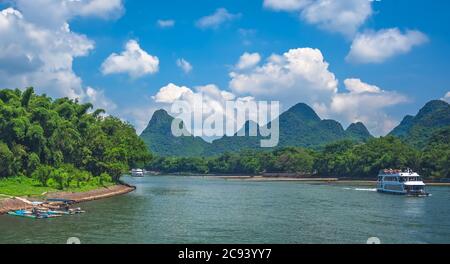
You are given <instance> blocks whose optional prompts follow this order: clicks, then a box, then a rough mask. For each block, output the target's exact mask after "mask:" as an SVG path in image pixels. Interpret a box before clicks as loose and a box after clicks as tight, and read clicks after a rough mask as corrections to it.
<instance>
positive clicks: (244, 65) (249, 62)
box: [236, 52, 261, 70]
mask: <svg viewBox="0 0 450 264" xmlns="http://www.w3.org/2000/svg"><path fill="white" fill-rule="evenodd" d="M260 61H261V55H259V53H248V52H246V53H244V54H243V55H242V56H241V57H240V58H239V62H238V63H237V64H236V68H237V69H238V70H245V69H249V68H253V67H254V66H256V65H258V63H259V62H260Z"/></svg>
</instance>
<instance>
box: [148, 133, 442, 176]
mask: <svg viewBox="0 0 450 264" xmlns="http://www.w3.org/2000/svg"><path fill="white" fill-rule="evenodd" d="M449 135H450V127H447V128H446V129H443V130H440V131H438V132H437V133H435V134H434V136H433V137H432V139H431V140H430V142H429V144H428V145H427V147H426V148H424V149H423V150H418V149H416V148H414V147H412V146H409V145H408V144H406V143H405V142H403V141H402V140H400V139H398V138H396V137H392V136H389V137H384V138H377V139H370V140H369V141H368V142H367V143H355V142H354V141H351V140H344V141H340V142H336V143H332V144H329V145H327V146H326V147H325V148H323V149H322V150H320V151H314V150H308V149H304V148H299V147H288V148H281V149H278V150H275V151H272V152H262V151H259V152H258V151H251V150H248V151H242V152H240V153H225V154H223V155H221V156H218V157H212V158H194V157H191V158H189V157H184V158H175V157H168V158H164V157H159V158H155V159H154V160H153V162H152V163H151V164H149V165H148V166H147V169H149V170H154V171H160V172H163V173H174V172H178V173H179V172H189V173H200V174H206V173H213V174H250V175H256V174H260V173H264V172H266V173H277V172H282V173H300V174H316V175H317V176H320V177H349V178H375V177H376V175H377V174H378V171H379V170H380V169H383V168H411V169H414V170H416V171H419V172H420V173H421V174H422V175H423V176H425V177H432V178H448V177H450V169H449V166H450V160H449V159H450V143H449Z"/></svg>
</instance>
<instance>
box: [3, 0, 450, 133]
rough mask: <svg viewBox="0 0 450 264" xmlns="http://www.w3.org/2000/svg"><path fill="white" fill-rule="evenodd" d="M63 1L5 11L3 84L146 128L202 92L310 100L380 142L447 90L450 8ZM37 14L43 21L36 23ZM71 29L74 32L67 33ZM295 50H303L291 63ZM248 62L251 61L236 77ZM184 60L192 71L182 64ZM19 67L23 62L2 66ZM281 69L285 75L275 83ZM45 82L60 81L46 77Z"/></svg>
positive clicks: (302, 0) (7, 4)
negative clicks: (177, 100)
mask: <svg viewBox="0 0 450 264" xmlns="http://www.w3.org/2000/svg"><path fill="white" fill-rule="evenodd" d="M67 1H68V0H60V1H54V2H58V4H64V5H65V8H61V7H58V6H57V4H55V3H54V2H53V1H50V2H49V1H48V0H37V1H29V0H17V1H3V3H2V4H0V9H1V10H3V11H2V14H3V20H2V18H1V16H0V33H2V35H3V36H6V35H7V34H9V35H12V34H14V36H11V37H1V38H3V40H0V48H2V50H3V51H0V77H1V78H0V87H8V88H10V87H13V86H14V87H23V86H35V87H36V88H37V90H38V91H39V92H46V93H48V94H50V95H53V96H69V97H80V98H82V99H83V100H85V101H93V102H94V103H95V104H96V106H98V107H103V108H106V110H107V111H108V112H109V113H112V114H114V115H118V116H120V117H121V118H123V119H125V120H128V121H129V122H131V123H133V124H135V125H136V127H137V129H138V130H141V129H142V128H143V127H144V126H145V124H146V123H147V122H148V120H149V119H150V117H151V114H152V111H154V110H155V109H158V108H161V107H167V106H168V103H169V101H168V100H167V96H169V97H170V96H172V95H173V94H174V93H175V94H178V95H179V94H180V93H179V92H177V91H183V92H185V91H187V90H191V91H192V92H193V93H196V92H199V91H200V90H201V89H202V88H199V87H203V86H205V85H214V89H217V90H219V91H222V90H223V91H227V92H230V93H232V94H233V95H235V96H236V97H245V96H253V97H254V98H255V100H280V101H281V102H282V105H283V106H284V107H285V108H287V107H289V106H291V105H293V104H295V103H297V102H306V103H308V104H310V105H311V106H313V107H314V108H315V109H316V110H317V111H318V112H319V114H320V115H321V116H322V117H324V118H334V119H337V120H339V121H341V122H342V123H343V124H344V125H348V124H349V123H351V122H355V121H363V122H365V123H367V126H368V127H369V129H370V130H371V131H372V132H373V133H374V134H376V135H383V134H385V133H386V132H387V131H389V129H391V128H392V127H393V126H395V125H396V124H398V122H399V121H401V119H402V118H403V116H404V115H406V114H415V113H416V112H417V111H418V110H419V109H420V107H422V106H423V105H424V104H425V103H426V102H427V101H429V100H432V99H441V98H444V97H445V95H446V94H447V93H448V92H449V91H450V70H449V69H450V60H449V58H450V54H449V53H450V26H449V25H450V17H449V16H448V12H449V11H450V2H449V1H443V0H442V1H441V0H436V1H419V0H382V1H374V2H370V1H366V0H348V3H347V4H336V3H332V4H329V5H326V6H325V7H324V6H323V4H324V3H323V2H327V1H326V0H311V1H309V0H290V1H289V0H249V1H238V0H228V1H224V0H214V1H213V0H197V1H195V2H194V1H184V0H167V1H139V0H125V1H122V0H113V1H104V0H84V1H81V3H79V6H76V7H72V6H70V5H71V4H67V3H66V2H67ZM30 2H33V4H31V3H30ZM332 2H333V1H332ZM336 2H338V1H336ZM342 2H344V1H342ZM289 3H291V4H292V3H294V5H288V4H289ZM66 4H67V5H66ZM321 4H322V5H321ZM33 5H36V6H33ZM46 6H47V7H48V8H46ZM36 7H39V8H41V9H42V10H43V11H42V13H43V14H44V16H43V17H38V16H37V15H36V14H33V12H32V11H33V10H36V9H34V8H36ZM53 7H55V8H53ZM318 7H319V9H317V8H318ZM7 8H10V9H8V10H10V11H11V10H14V11H17V12H18V13H20V16H19V15H18V13H17V14H13V13H12V12H6V11H5V10H7ZM327 8H328V9H330V11H329V12H328V13H327V12H326V10H327ZM324 10H325V11H324ZM344 13H346V14H351V16H350V17H346V16H342V17H340V15H341V14H344ZM214 15H215V16H214ZM208 16H209V18H208ZM205 17H206V18H205ZM202 18H203V20H202ZM47 20H48V21H47ZM159 20H164V21H165V22H166V23H165V24H166V27H161V26H160V25H159V24H158V21H159ZM2 21H4V22H5V21H6V22H8V23H6V22H5V23H4V25H2ZM201 21H203V22H204V23H202V22H201ZM64 24H67V25H69V27H70V32H67V30H66V31H64V32H60V31H61V28H62V26H63V25H64ZM24 25H26V26H24ZM167 25H169V26H167ZM8 27H10V28H9V29H8ZM14 27H17V28H14ZM13 29H15V30H13ZM34 31H38V32H41V33H42V32H45V34H46V36H47V37H46V39H45V41H44V40H43V42H45V43H43V44H42V45H38V44H36V45H30V44H29V42H30V41H29V37H30V32H34ZM42 35H44V33H42ZM80 38H82V39H80ZM358 40H359V41H360V42H359V44H360V45H359V46H358V47H356V46H357V44H358ZM130 41H133V43H135V44H136V46H135V47H134V48H135V49H137V50H138V52H139V54H141V55H142V56H141V57H139V58H138V59H136V60H133V59H130V60H127V57H126V55H125V53H123V52H124V50H125V49H126V45H127V43H128V44H129V43H130ZM61 43H62V44H61ZM367 43H369V44H367ZM352 46H353V47H354V48H353V49H352V48H351V47H352ZM130 47H131V46H130ZM351 49H352V51H351ZM377 49H379V50H377ZM290 50H297V52H292V53H291V54H290V55H286V56H284V54H285V53H287V52H288V51H290ZM135 51H136V50H135ZM22 53H23V56H22V55H21V54H22ZM46 53H48V54H47V55H46ZM244 53H248V54H249V55H252V56H248V57H247V58H248V59H250V58H253V59H254V61H251V60H250V61H247V64H245V65H247V66H246V67H243V68H239V67H238V62H239V60H240V58H241V56H242V55H243V54H244ZM30 54H31V55H30ZM42 54H44V55H42ZM273 54H276V55H278V56H279V57H280V58H283V62H280V61H277V62H275V61H273V60H271V59H270V58H269V57H270V56H272V55H273ZM320 57H322V58H323V59H322V60H321V59H320ZM23 58H28V59H26V60H25V62H23V61H22V59H23ZM30 58H31V59H30ZM62 58H66V59H62ZM274 58H275V57H274ZM277 58H278V57H277ZM108 59H109V60H108ZM155 59H157V63H156V62H155ZM180 59H184V60H185V61H186V62H188V63H189V64H190V65H191V67H192V69H191V70H190V71H189V72H185V71H183V69H181V67H179V66H177V60H180ZM317 59H319V61H317ZM11 60H15V61H16V62H17V63H14V64H13V65H11V64H8V63H5V61H11ZM124 60H125V61H124ZM152 60H153V61H152ZM242 60H244V58H243V59H242ZM242 60H241V61H242ZM284 60H288V61H289V62H285V61H284ZM56 61H57V62H56ZM242 62H244V61H242ZM16 64H17V65H18V66H15V65H16ZM55 65H58V66H55ZM273 65H275V67H279V68H280V69H282V70H283V73H281V74H280V75H279V76H275V74H274V75H273V77H270V78H268V77H267V75H271V74H268V73H269V71H268V67H269V66H273ZM294 65H297V66H298V65H300V66H299V67H300V69H297V70H293V69H292V67H294ZM19 66H20V67H19ZM14 67H17V69H16V68H14ZM309 68H311V70H305V69H309ZM55 69H57V70H55ZM55 71H57V72H55ZM47 73H48V75H50V76H52V77H51V78H44V79H43V78H42V75H43V74H47ZM233 73H234V74H233ZM230 74H233V75H232V76H230ZM330 74H331V75H330ZM332 75H333V76H332ZM324 80H325V81H324ZM170 83H172V84H174V85H173V86H172V87H170V89H166V90H165V91H164V92H161V91H160V89H161V88H162V87H166V86H167V85H168V84H170ZM66 86H67V87H66ZM321 86H323V87H322V88H321ZM316 87H319V88H317V89H316ZM177 89H178V90H177ZM336 89H337V90H336ZM158 93H159V94H158ZM152 96H153V97H154V98H152ZM211 97H212V96H211ZM444 99H445V98H444ZM211 100H219V101H220V100H221V99H211ZM447 100H448V98H447Z"/></svg>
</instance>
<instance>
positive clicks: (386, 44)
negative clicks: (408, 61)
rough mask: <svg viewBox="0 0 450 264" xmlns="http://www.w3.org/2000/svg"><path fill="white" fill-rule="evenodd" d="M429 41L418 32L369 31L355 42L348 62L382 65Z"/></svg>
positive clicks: (394, 30) (359, 35)
mask: <svg viewBox="0 0 450 264" xmlns="http://www.w3.org/2000/svg"><path fill="white" fill-rule="evenodd" d="M427 41H428V38H427V36H426V35H425V34H423V33H422V32H420V31H416V30H407V31H406V32H404V33H403V32H401V31H400V30H399V29H398V28H390V29H383V30H380V31H376V32H375V31H368V32H365V33H362V34H358V35H357V36H356V38H355V39H354V40H353V44H352V47H351V49H350V53H349V54H348V56H347V60H348V61H351V62H355V63H381V62H384V61H386V60H387V59H389V58H391V57H394V56H396V55H399V54H405V53H408V52H410V51H411V49H412V48H413V47H415V46H419V45H422V44H424V43H426V42H427Z"/></svg>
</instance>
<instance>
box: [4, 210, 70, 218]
mask: <svg viewBox="0 0 450 264" xmlns="http://www.w3.org/2000/svg"><path fill="white" fill-rule="evenodd" d="M8 215H12V216H17V217H25V218H31V219H48V218H56V217H60V216H61V215H52V214H40V213H39V214H33V213H31V212H29V211H26V210H18V211H13V212H9V213H8Z"/></svg>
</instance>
